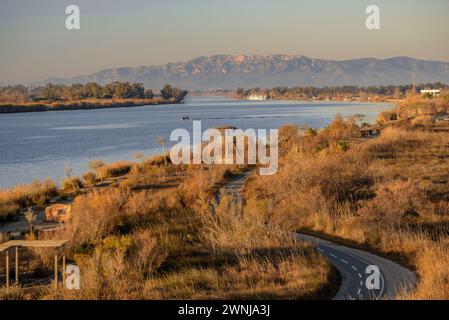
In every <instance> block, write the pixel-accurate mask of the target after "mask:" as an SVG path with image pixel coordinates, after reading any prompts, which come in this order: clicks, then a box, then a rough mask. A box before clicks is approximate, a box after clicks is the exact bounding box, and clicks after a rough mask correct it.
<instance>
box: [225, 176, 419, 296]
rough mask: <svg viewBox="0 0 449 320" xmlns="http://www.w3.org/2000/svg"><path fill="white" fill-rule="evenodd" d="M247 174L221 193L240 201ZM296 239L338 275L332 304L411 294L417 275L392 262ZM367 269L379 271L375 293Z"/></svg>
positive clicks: (321, 242)
mask: <svg viewBox="0 0 449 320" xmlns="http://www.w3.org/2000/svg"><path fill="white" fill-rule="evenodd" d="M250 174H251V171H246V172H244V173H242V174H240V175H237V176H236V177H234V178H233V179H232V180H231V181H228V182H227V183H226V184H225V185H224V186H223V188H222V190H223V193H224V194H225V195H229V196H235V197H236V198H239V197H241V192H242V190H243V188H244V186H245V182H246V179H247V178H248V177H249V175H250ZM295 235H296V236H297V237H299V238H300V239H302V240H305V241H309V242H313V243H314V244H315V245H316V248H317V250H318V251H319V252H320V253H321V254H323V255H324V256H325V257H326V258H328V260H329V262H330V263H331V264H332V265H333V266H334V267H335V268H337V270H338V271H339V272H340V273H341V275H342V284H341V286H340V289H339V291H338V293H337V295H336V296H335V297H334V299H335V300H345V299H357V300H372V299H380V298H394V297H395V296H396V294H397V293H400V292H402V291H404V290H405V291H407V292H409V291H412V290H413V289H414V287H415V285H416V282H417V278H416V275H415V274H414V273H413V272H412V271H410V270H409V269H407V268H404V267H402V266H400V265H399V264H397V263H395V262H393V261H390V260H387V259H385V258H382V257H379V256H377V255H374V254H372V253H369V252H366V251H362V250H359V249H353V248H349V247H346V246H342V245H339V244H336V243H333V242H330V241H327V240H323V239H320V238H317V237H313V236H310V235H304V234H295ZM369 266H376V267H377V268H378V269H377V270H378V271H379V287H378V289H377V288H373V289H371V288H370V289H369V288H368V286H367V282H368V284H375V282H373V281H372V278H370V275H373V274H374V273H375V272H373V271H372V269H371V270H370V269H368V270H367V268H368V267H369ZM367 272H368V273H367ZM367 280H368V281H367Z"/></svg>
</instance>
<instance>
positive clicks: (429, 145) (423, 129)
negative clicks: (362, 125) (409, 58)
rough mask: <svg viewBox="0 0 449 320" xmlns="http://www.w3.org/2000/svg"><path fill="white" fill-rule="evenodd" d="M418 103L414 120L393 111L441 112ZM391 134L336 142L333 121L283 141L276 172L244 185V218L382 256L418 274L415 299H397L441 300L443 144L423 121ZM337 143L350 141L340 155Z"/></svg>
mask: <svg viewBox="0 0 449 320" xmlns="http://www.w3.org/2000/svg"><path fill="white" fill-rule="evenodd" d="M415 99H416V98H415ZM416 100H419V101H421V102H422V101H426V102H427V104H426V105H424V107H423V108H421V109H420V110H421V111H419V112H418V113H415V112H416V110H417V108H416V107H415V106H416V105H415V104H412V105H411V110H407V107H406V105H401V106H399V107H398V109H397V110H399V111H398V114H400V115H401V117H403V116H410V115H412V114H424V113H427V111H429V110H430V111H432V110H440V111H442V110H443V109H444V108H447V106H448V100H445V99H431V100H429V99H427V100H422V99H421V98H419V99H416ZM423 110H427V111H423ZM446 110H447V109H446ZM418 120H419V119H418ZM398 126H399V127H394V126H393V127H390V128H388V129H386V130H384V131H383V132H382V134H381V136H380V137H379V138H376V139H372V140H369V141H366V142H364V143H362V144H358V143H357V142H358V141H359V137H358V136H352V137H350V135H349V136H348V135H346V136H344V135H342V134H341V132H346V133H348V134H350V131H348V130H347V129H345V128H347V127H348V125H344V123H343V122H341V119H337V121H336V122H334V124H333V125H331V126H330V127H329V128H328V129H327V130H325V131H324V132H323V133H320V134H318V135H317V136H302V135H299V137H298V136H297V135H296V139H286V138H285V136H284V137H281V141H282V139H283V140H284V141H285V142H284V143H285V144H286V145H284V146H282V145H281V146H280V148H281V150H286V151H285V152H284V154H283V155H282V156H281V159H280V169H279V172H278V174H277V175H276V176H274V177H262V176H254V177H253V178H252V179H251V180H250V183H249V185H248V191H247V207H246V208H245V211H246V212H252V213H254V212H258V213H259V214H260V215H261V216H263V217H264V218H265V220H266V221H267V222H269V223H271V224H278V225H284V226H286V227H287V228H290V230H304V231H313V232H320V233H325V234H327V235H330V236H333V237H336V238H338V239H347V240H351V241H352V242H355V243H358V244H360V245H361V246H366V247H369V248H371V249H372V250H375V251H377V252H380V253H381V254H384V255H388V256H390V257H392V258H393V259H396V260H399V261H400V262H402V263H404V264H406V265H409V266H412V267H413V268H414V269H416V270H417V273H418V275H419V278H420V282H419V285H418V287H417V290H416V292H415V293H413V294H410V295H408V296H404V297H406V298H412V299H448V298H449V296H448V292H449V290H448V289H449V278H448V276H447V274H449V260H448V259H446V257H448V256H449V251H448V248H449V246H448V244H449V237H448V230H449V229H448V228H449V198H448V195H449V175H448V172H449V162H448V159H449V135H447V133H446V132H444V131H441V129H442V126H444V125H438V124H436V123H435V122H434V121H433V120H431V119H427V118H426V119H425V121H422V120H419V121H416V120H415V121H414V120H412V121H408V122H402V123H400V124H398ZM446 126H449V124H446ZM349 127H351V126H349ZM288 132H289V134H290V136H291V135H292V132H294V130H293V129H292V128H290V130H288ZM293 135H294V134H293ZM341 139H344V140H345V141H349V142H350V144H349V147H348V148H347V150H343V149H341V148H334V147H333V146H335V145H336V144H337V145H338V141H342V140H341Z"/></svg>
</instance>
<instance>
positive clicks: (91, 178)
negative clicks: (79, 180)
mask: <svg viewBox="0 0 449 320" xmlns="http://www.w3.org/2000/svg"><path fill="white" fill-rule="evenodd" d="M96 183H97V175H96V174H95V173H94V172H92V171H89V172H87V173H85V174H84V175H83V184H84V185H86V186H90V187H93V186H95V184H96Z"/></svg>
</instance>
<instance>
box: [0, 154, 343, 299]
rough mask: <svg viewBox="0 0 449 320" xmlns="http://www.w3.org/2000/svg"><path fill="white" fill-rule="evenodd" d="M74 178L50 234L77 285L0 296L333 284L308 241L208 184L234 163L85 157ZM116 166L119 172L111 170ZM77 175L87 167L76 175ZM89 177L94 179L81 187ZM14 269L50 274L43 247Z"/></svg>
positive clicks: (201, 292) (204, 292)
mask: <svg viewBox="0 0 449 320" xmlns="http://www.w3.org/2000/svg"><path fill="white" fill-rule="evenodd" d="M91 167H92V168H93V171H92V172H90V174H89V175H88V176H89V179H87V180H89V181H86V179H84V178H82V179H78V178H71V179H70V180H74V179H76V181H77V182H76V184H78V183H80V184H82V188H84V189H83V190H82V189H77V188H74V189H72V188H71V187H72V186H73V185H74V183H73V181H68V182H67V183H66V190H64V191H61V192H62V193H64V192H69V193H74V194H76V193H78V194H79V195H78V196H77V197H76V198H75V200H74V202H73V204H72V210H71V213H72V218H71V219H70V221H69V222H68V223H66V224H65V226H64V228H63V229H61V230H59V231H58V232H56V233H54V234H52V235H49V237H50V238H55V239H69V240H70V245H69V247H68V248H67V251H66V254H67V256H68V259H69V260H68V261H69V262H74V263H75V264H76V265H78V266H79V267H80V269H81V272H82V288H81V290H79V291H78V290H75V291H65V290H60V291H54V290H53V289H52V288H51V286H43V287H40V288H39V289H28V288H20V287H19V288H17V287H15V288H12V289H10V290H5V289H2V290H0V299H2V298H3V299H281V298H282V299H324V298H329V297H331V296H332V295H333V293H334V291H335V290H336V288H337V286H338V281H335V279H334V278H333V277H335V273H334V271H333V270H332V269H331V267H330V266H329V265H328V264H327V262H326V261H325V260H324V259H323V258H322V257H321V256H320V255H318V254H317V253H316V252H315V250H314V248H313V247H312V246H311V245H308V244H305V243H302V242H300V241H298V240H296V239H294V238H292V237H290V236H289V234H288V232H287V230H285V229H282V228H280V227H279V228H272V229H267V228H266V227H265V225H264V224H263V221H262V220H257V219H254V217H251V216H242V208H241V207H240V206H236V205H235V204H234V201H232V199H228V198H223V200H222V201H221V202H220V204H219V205H218V204H217V203H215V201H216V200H215V199H216V197H215V194H214V192H215V191H214V186H215V185H216V184H217V183H219V182H220V181H223V179H225V177H227V176H229V175H232V174H233V173H237V172H239V171H240V170H241V169H242V167H241V166H240V167H238V166H214V167H206V166H203V165H196V166H174V165H172V164H170V162H169V159H167V158H165V159H164V157H162V156H159V157H155V158H152V159H148V160H144V161H142V162H140V163H115V164H112V165H105V164H103V163H101V162H99V161H96V162H93V163H91ZM118 175H120V177H117V176H118ZM85 176H86V175H85ZM87 182H89V183H90V184H93V185H95V187H90V188H88V189H87V191H86V189H85V187H84V185H85V184H87ZM22 254H23V255H26V256H24V257H21V259H26V260H27V261H28V263H27V265H26V266H24V267H23V268H24V270H22V271H21V273H23V274H27V275H28V276H29V277H30V278H33V279H34V278H39V277H42V276H48V275H51V270H52V252H46V251H42V250H33V251H31V252H28V253H22Z"/></svg>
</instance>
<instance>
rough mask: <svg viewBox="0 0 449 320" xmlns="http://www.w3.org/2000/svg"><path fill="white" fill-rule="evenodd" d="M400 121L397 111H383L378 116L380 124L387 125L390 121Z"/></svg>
mask: <svg viewBox="0 0 449 320" xmlns="http://www.w3.org/2000/svg"><path fill="white" fill-rule="evenodd" d="M397 119H398V115H397V114H396V112H395V111H382V112H381V113H379V115H378V116H377V122H378V123H386V122H390V121H394V120H397Z"/></svg>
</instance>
